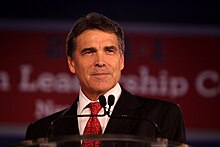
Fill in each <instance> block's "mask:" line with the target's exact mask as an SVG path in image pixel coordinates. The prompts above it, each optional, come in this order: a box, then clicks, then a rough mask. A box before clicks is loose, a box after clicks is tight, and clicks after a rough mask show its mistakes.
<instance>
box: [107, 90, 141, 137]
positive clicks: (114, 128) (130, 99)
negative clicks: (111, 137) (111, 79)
mask: <svg viewBox="0 0 220 147" xmlns="http://www.w3.org/2000/svg"><path fill="white" fill-rule="evenodd" d="M141 106H142V105H141V104H140V103H139V102H138V101H137V99H136V98H135V96H134V95H132V94H130V93H129V92H127V91H126V90H125V89H123V88H122V94H121V96H120V98H119V99H118V101H117V103H116V105H115V108H114V110H113V113H112V115H111V116H112V117H111V118H110V120H109V122H108V124H107V127H106V129H105V132H104V133H105V134H119V133H120V134H130V133H131V131H132V128H133V127H134V126H135V124H136V123H137V122H138V121H137V120H134V119H129V118H122V117H121V116H122V115H127V116H128V117H138V115H139V114H140V112H141ZM116 117H119V118H116Z"/></svg>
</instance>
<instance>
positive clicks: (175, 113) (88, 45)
mask: <svg viewBox="0 0 220 147" xmlns="http://www.w3.org/2000/svg"><path fill="white" fill-rule="evenodd" d="M124 52H125V49H124V34H123V30H122V29H121V27H120V26H119V24H117V23H116V22H114V21H112V20H110V19H109V18H107V17H105V16H103V15H101V14H98V13H89V14H88V15H87V16H85V17H82V18H80V19H79V20H78V21H76V23H75V25H74V26H73V28H72V29H71V31H70V33H69V34H68V37H67V61H68V65H69V69H70V71H71V72H72V73H73V74H75V75H76V76H77V78H78V79H79V81H80V86H81V88H80V91H79V96H78V97H77V98H76V100H75V101H74V103H73V104H72V105H71V106H70V108H67V109H65V110H62V111H60V112H57V113H55V114H52V115H50V116H48V117H45V118H42V119H40V120H38V121H36V122H34V123H32V124H30V125H29V127H28V129H27V132H26V139H36V138H40V137H48V136H49V137H50V136H51V129H52V136H62V135H71V134H72V135H77V134H79V135H83V134H86V132H87V131H86V130H87V124H88V122H89V119H90V118H89V117H76V116H77V115H86V114H91V111H92V110H90V109H92V108H88V105H90V103H94V102H96V101H99V99H98V98H99V96H100V95H104V96H105V98H106V99H107V101H108V98H109V95H113V96H114V98H115V100H114V103H113V106H112V107H111V108H110V109H109V108H108V107H109V106H108V105H107V106H106V107H107V108H106V109H105V110H104V108H101V110H100V111H99V112H98V114H95V115H100V114H103V113H104V112H106V111H109V115H105V116H103V117H97V118H98V119H96V122H98V125H99V126H100V129H99V131H98V132H100V133H102V134H130V135H140V136H148V137H152V138H153V137H161V138H167V139H169V140H171V141H177V142H183V143H184V142H185V141H186V140H185V128H184V123H183V117H182V113H181V109H180V108H179V106H178V105H176V104H173V103H170V102H166V101H162V100H156V99H149V98H143V97H140V96H135V95H132V94H131V93H129V92H128V91H126V90H125V89H124V88H123V87H122V86H121V85H120V84H119V80H120V77H121V71H122V69H123V68H124ZM109 99H110V98H109ZM65 116H72V117H65ZM123 116H127V117H126V118H122V117H123ZM120 117H121V118H120ZM70 118H71V119H70ZM92 118H93V117H92ZM70 120H71V121H70ZM59 123H60V124H62V125H59ZM93 123H94V122H93ZM93 123H92V124H93ZM94 124H95V123H94ZM90 125H91V123H90ZM91 126H92V125H91ZM91 126H90V127H91ZM158 130H159V131H158ZM92 134H93V133H92ZM96 134H98V133H96Z"/></svg>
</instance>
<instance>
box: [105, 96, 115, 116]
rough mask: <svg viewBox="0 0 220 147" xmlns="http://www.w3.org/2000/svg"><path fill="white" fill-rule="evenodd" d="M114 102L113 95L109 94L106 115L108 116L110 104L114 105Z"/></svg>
mask: <svg viewBox="0 0 220 147" xmlns="http://www.w3.org/2000/svg"><path fill="white" fill-rule="evenodd" d="M114 102H115V97H114V95H109V96H108V105H109V108H108V113H107V115H108V116H109V117H110V110H111V106H113V105H114Z"/></svg>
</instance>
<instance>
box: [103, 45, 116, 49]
mask: <svg viewBox="0 0 220 147" xmlns="http://www.w3.org/2000/svg"><path fill="white" fill-rule="evenodd" d="M105 49H116V47H115V46H114V45H111V46H106V47H105Z"/></svg>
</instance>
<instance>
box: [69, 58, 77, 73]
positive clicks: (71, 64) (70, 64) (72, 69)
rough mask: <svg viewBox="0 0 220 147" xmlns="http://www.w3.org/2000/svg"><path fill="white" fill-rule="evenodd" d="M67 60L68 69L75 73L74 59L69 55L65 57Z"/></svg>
mask: <svg viewBox="0 0 220 147" xmlns="http://www.w3.org/2000/svg"><path fill="white" fill-rule="evenodd" d="M67 62H68V66H69V69H70V71H71V72H72V73H73V74H75V72H76V70H75V63H74V61H73V60H72V58H70V57H67Z"/></svg>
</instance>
